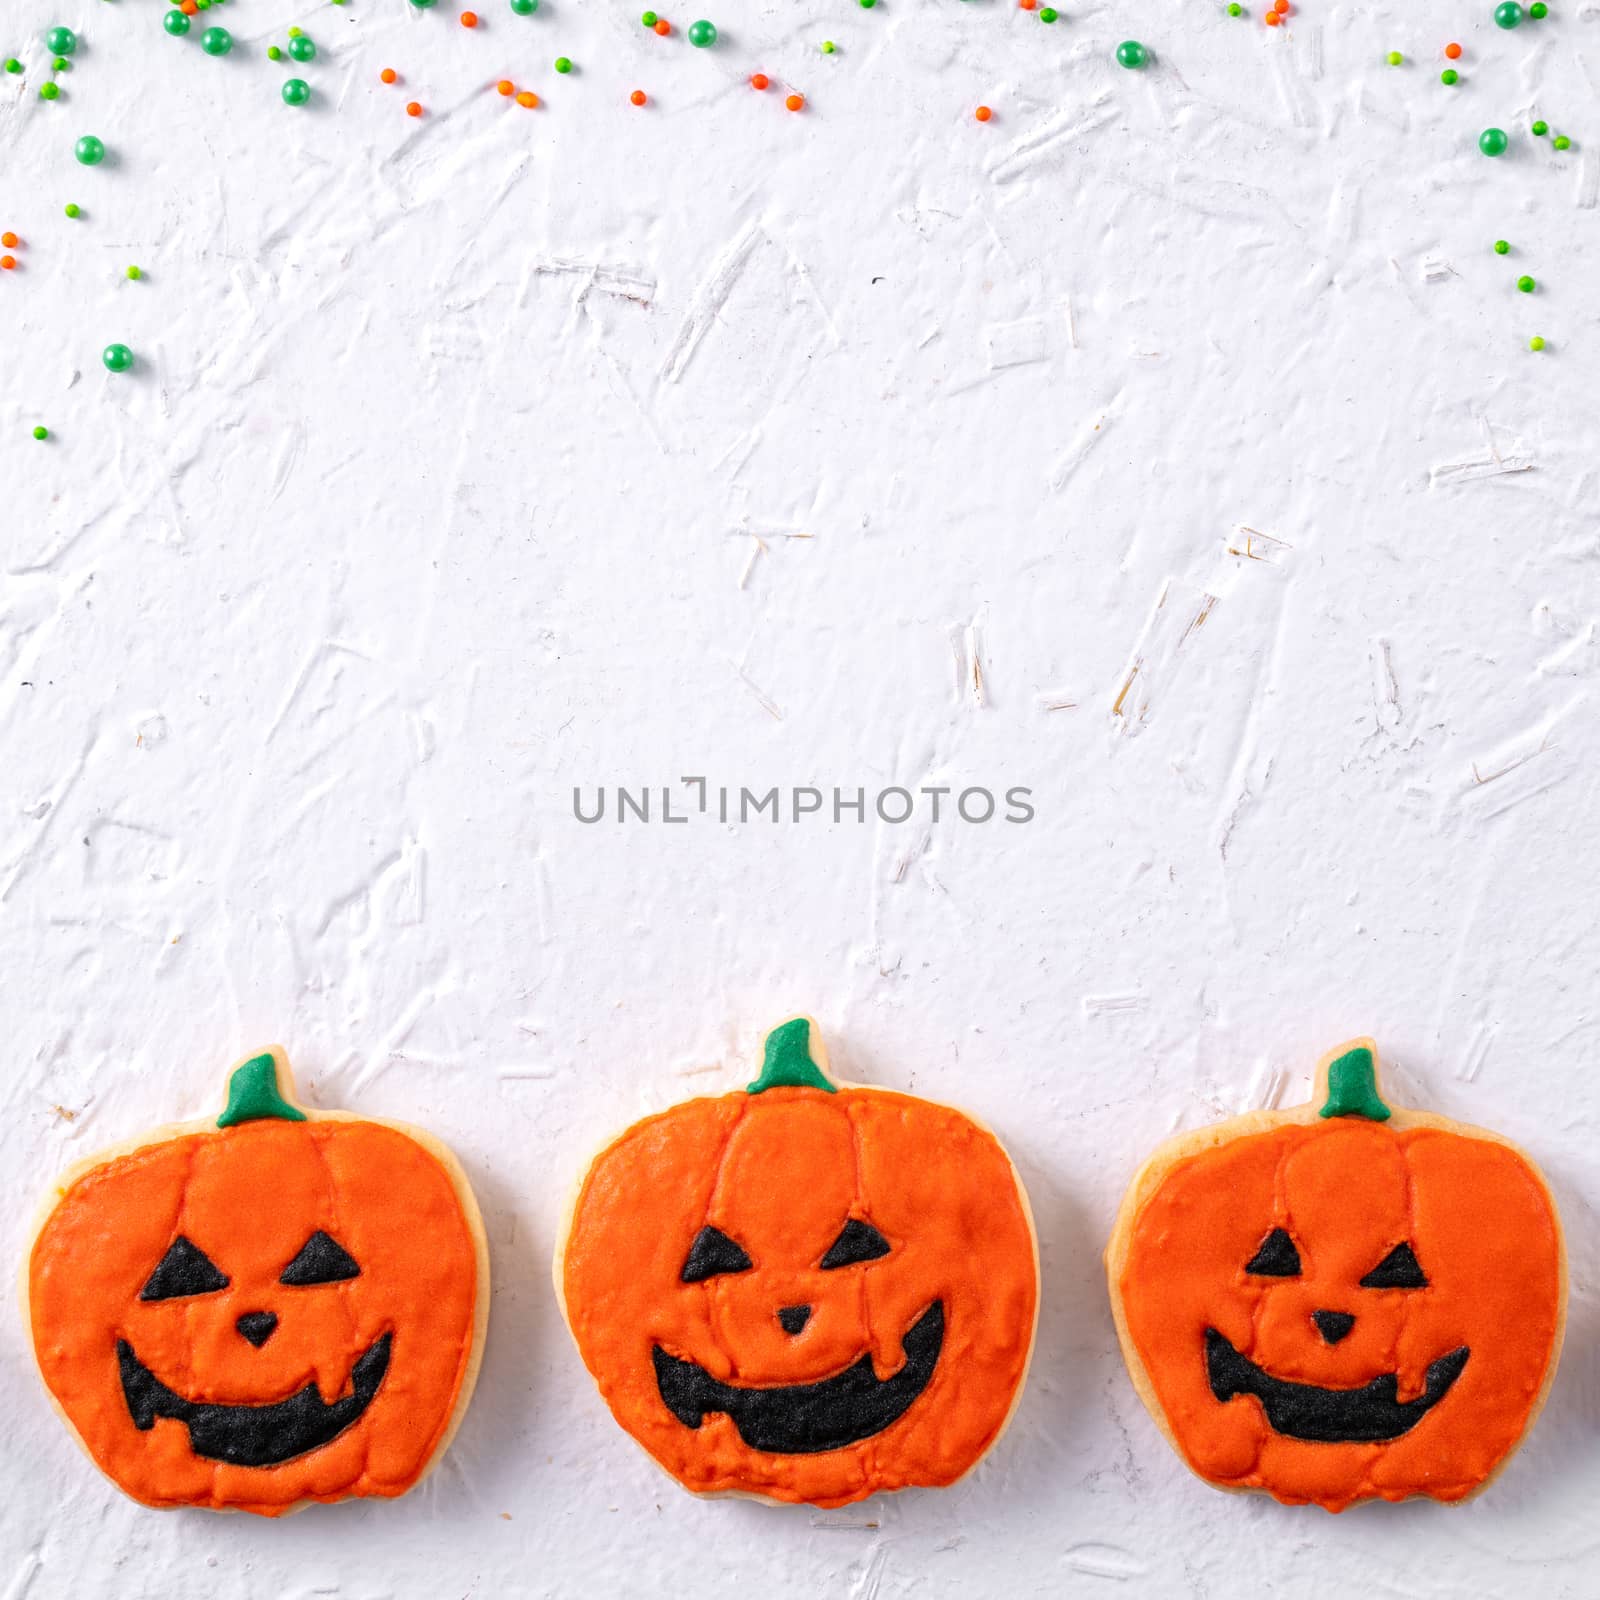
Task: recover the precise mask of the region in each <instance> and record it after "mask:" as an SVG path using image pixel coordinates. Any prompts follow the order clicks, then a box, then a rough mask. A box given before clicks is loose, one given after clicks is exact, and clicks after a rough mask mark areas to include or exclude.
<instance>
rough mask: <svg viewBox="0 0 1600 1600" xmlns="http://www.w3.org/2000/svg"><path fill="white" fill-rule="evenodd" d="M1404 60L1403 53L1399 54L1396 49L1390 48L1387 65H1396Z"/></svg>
mask: <svg viewBox="0 0 1600 1600" xmlns="http://www.w3.org/2000/svg"><path fill="white" fill-rule="evenodd" d="M1404 60H1405V57H1404V56H1403V55H1401V54H1400V52H1399V51H1398V50H1391V51H1390V52H1389V65H1390V66H1391V67H1398V66H1399V65H1400V63H1401V62H1402V61H1404Z"/></svg>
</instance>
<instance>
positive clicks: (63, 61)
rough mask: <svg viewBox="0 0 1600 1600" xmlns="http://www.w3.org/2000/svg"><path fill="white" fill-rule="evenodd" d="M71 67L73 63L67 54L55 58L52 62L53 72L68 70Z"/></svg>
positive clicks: (51, 68)
mask: <svg viewBox="0 0 1600 1600" xmlns="http://www.w3.org/2000/svg"><path fill="white" fill-rule="evenodd" d="M71 67H72V63H71V62H70V61H68V60H67V58H66V57H65V56H57V57H56V58H55V60H54V61H52V62H51V63H50V70H51V71H52V72H67V71H69V70H70V69H71Z"/></svg>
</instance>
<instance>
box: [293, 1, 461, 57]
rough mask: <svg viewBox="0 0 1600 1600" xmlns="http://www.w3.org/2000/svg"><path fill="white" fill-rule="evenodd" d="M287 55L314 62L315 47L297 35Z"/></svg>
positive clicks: (303, 37)
mask: <svg viewBox="0 0 1600 1600" xmlns="http://www.w3.org/2000/svg"><path fill="white" fill-rule="evenodd" d="M471 15H472V13H471V12H470V11H468V12H466V13H465V14H464V15H463V17H462V18H461V20H462V21H463V22H465V21H466V20H467V17H470V16H471ZM289 54H290V55H292V56H293V57H294V58H295V60H296V61H314V60H316V56H317V47H316V45H315V44H314V43H313V42H312V41H311V40H310V39H308V38H307V37H306V36H305V34H303V33H297V34H296V35H295V36H294V38H292V39H291V40H290V41H289Z"/></svg>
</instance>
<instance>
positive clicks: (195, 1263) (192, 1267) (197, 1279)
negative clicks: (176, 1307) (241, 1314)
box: [139, 1233, 228, 1300]
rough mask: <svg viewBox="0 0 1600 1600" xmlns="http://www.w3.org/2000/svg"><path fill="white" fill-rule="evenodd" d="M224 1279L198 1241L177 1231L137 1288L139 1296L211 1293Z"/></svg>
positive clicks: (154, 1297) (169, 1297) (170, 1297)
mask: <svg viewBox="0 0 1600 1600" xmlns="http://www.w3.org/2000/svg"><path fill="white" fill-rule="evenodd" d="M227 1287H228V1280H227V1279H226V1278H225V1277H223V1275H222V1274H221V1273H220V1272H218V1271H217V1269H216V1265H215V1264H214V1263H213V1261H212V1260H211V1257H210V1256H208V1255H207V1254H206V1253H205V1251H204V1250H202V1249H201V1248H200V1247H199V1246H198V1245H193V1244H190V1243H189V1241H188V1240H187V1239H185V1238H184V1236H183V1235H182V1234H181V1233H180V1234H179V1235H178V1237H177V1238H176V1239H174V1240H173V1241H172V1243H171V1245H170V1246H169V1247H168V1249H167V1253H166V1254H165V1255H164V1256H162V1258H161V1259H160V1260H159V1261H158V1262H157V1263H156V1270H155V1271H154V1272H152V1273H151V1274H150V1276H149V1278H148V1279H147V1280H146V1282H145V1286H144V1288H142V1289H141V1290H140V1291H139V1298H140V1299H141V1300H176V1299H177V1298H178V1296H179V1295H184V1294H215V1293H216V1292H217V1290H218V1289H226V1288H227Z"/></svg>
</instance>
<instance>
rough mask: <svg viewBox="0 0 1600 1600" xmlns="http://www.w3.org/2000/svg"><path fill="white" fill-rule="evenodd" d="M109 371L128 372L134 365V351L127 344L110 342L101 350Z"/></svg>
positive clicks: (101, 356) (102, 358) (101, 355)
mask: <svg viewBox="0 0 1600 1600" xmlns="http://www.w3.org/2000/svg"><path fill="white" fill-rule="evenodd" d="M100 359H101V360H102V361H103V362H105V364H106V371H107V372H126V371H127V370H128V368H129V367H131V366H132V365H133V351H131V350H130V349H129V348H128V347H127V345H125V344H108V345H107V346H106V347H105V349H104V350H102V351H101V352H100Z"/></svg>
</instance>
